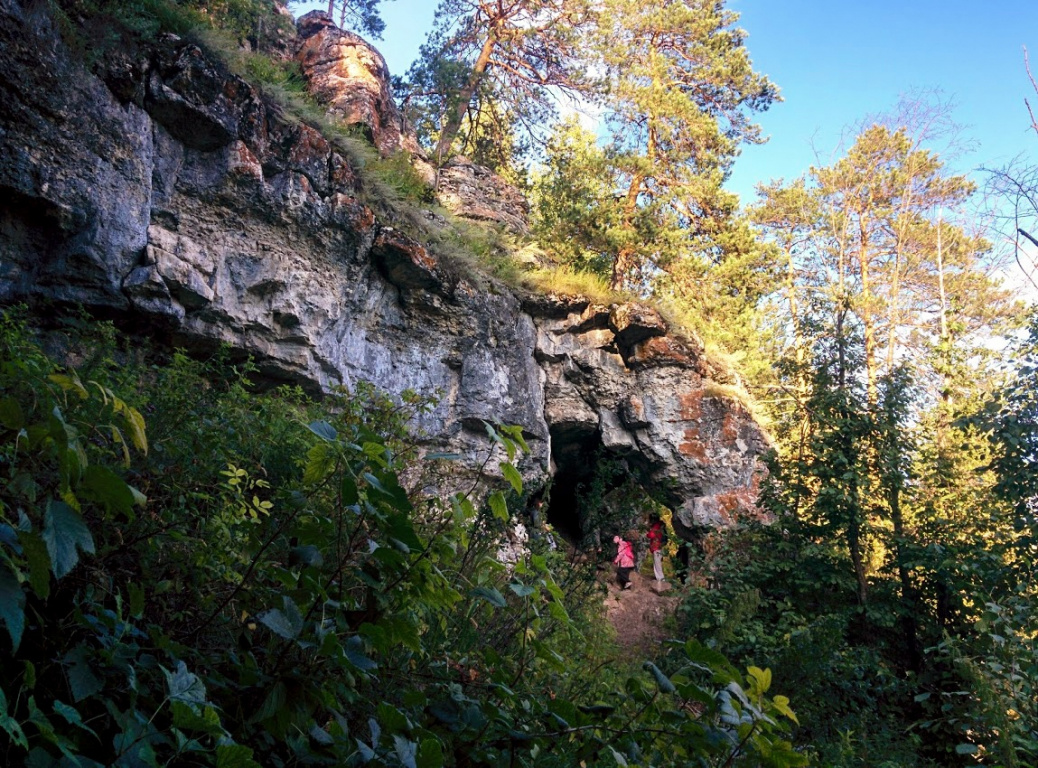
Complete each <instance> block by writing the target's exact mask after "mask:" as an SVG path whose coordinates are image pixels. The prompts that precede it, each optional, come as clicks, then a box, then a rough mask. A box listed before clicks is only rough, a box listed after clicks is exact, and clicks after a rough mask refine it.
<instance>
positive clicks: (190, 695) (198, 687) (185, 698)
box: [162, 661, 205, 704]
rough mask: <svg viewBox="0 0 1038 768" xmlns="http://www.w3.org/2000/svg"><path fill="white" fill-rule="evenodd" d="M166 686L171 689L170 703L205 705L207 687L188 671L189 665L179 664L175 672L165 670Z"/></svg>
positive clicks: (180, 662) (163, 671)
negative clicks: (180, 702)
mask: <svg viewBox="0 0 1038 768" xmlns="http://www.w3.org/2000/svg"><path fill="white" fill-rule="evenodd" d="M162 673H163V674H164V675H165V676H166V685H167V686H168V688H169V699H170V701H182V702H184V703H185V704H204V703H205V685H204V684H203V683H202V680H201V678H199V677H198V675H196V674H195V673H194V672H190V671H188V668H187V664H185V663H184V662H182V661H178V662H177V667H176V669H175V670H173V671H172V672H170V671H169V670H166V669H163V670H162Z"/></svg>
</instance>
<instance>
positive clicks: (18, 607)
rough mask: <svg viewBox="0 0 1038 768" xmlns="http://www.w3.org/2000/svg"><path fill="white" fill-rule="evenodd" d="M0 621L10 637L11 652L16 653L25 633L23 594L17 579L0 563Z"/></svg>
mask: <svg viewBox="0 0 1038 768" xmlns="http://www.w3.org/2000/svg"><path fill="white" fill-rule="evenodd" d="M0 619H3V620H4V624H6V625H7V634H9V635H10V636H11V650H12V651H17V650H18V644H19V643H21V642H22V632H24V631H25V593H24V592H23V591H22V585H21V584H19V583H18V577H17V576H15V574H13V573H11V570H10V568H8V567H7V565H6V564H4V563H0Z"/></svg>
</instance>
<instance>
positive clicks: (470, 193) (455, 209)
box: [436, 157, 530, 234]
mask: <svg viewBox="0 0 1038 768" xmlns="http://www.w3.org/2000/svg"><path fill="white" fill-rule="evenodd" d="M436 189H437V192H436V196H437V197H438V198H439V200H440V202H441V203H443V205H444V207H445V208H447V209H448V210H450V211H451V212H452V213H454V214H457V215H458V216H463V217H464V218H466V219H473V220H474V221H487V222H491V223H493V224H502V225H504V227H505V228H506V229H509V230H511V231H512V232H516V233H518V234H525V233H526V232H527V231H528V230H529V216H530V205H529V203H527V202H526V198H525V197H523V195H522V193H520V192H519V190H518V189H516V188H515V187H514V186H512V185H511V184H509V183H508V182H507V181H505V180H504V179H502V178H501V177H500V176H498V175H497V174H496V173H494V172H493V171H491V170H490V169H489V168H485V167H484V166H482V165H477V164H476V163H472V162H469V161H468V160H466V159H465V158H464V157H454V158H451V160H450V161H449V162H448V163H447V164H446V165H445V166H444V167H443V168H441V169H440V176H439V184H438V185H437V188H436Z"/></svg>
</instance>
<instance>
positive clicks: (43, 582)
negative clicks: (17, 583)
mask: <svg viewBox="0 0 1038 768" xmlns="http://www.w3.org/2000/svg"><path fill="white" fill-rule="evenodd" d="M18 543H19V544H20V545H21V547H22V554H23V555H24V556H25V560H26V562H27V563H28V564H29V584H30V585H31V586H32V591H33V592H35V593H36V596H37V597H39V598H40V599H41V600H46V599H47V597H48V596H49V595H50V555H48V554H47V544H46V543H45V542H44V541H43V539H42V538H40V536H39V534H37V533H33V532H32V531H19V532H18Z"/></svg>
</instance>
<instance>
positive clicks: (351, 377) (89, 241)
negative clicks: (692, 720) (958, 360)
mask: <svg viewBox="0 0 1038 768" xmlns="http://www.w3.org/2000/svg"><path fill="white" fill-rule="evenodd" d="M318 26H319V25H318ZM324 29H325V30H326V28H324ZM326 31H327V30H326ZM320 34H324V33H323V32H321V31H318V32H317V33H316V34H315V35H311V36H310V38H309V40H313V39H314V37H316V36H317V35H320ZM329 34H330V33H329ZM340 34H345V33H340ZM339 39H340V40H341V39H342V38H339ZM304 45H305V43H304ZM380 66H382V67H383V68H384V65H380ZM95 69H96V72H89V71H86V70H85V69H83V68H82V66H81V65H80V64H78V63H77V62H76V61H75V60H74V59H73V57H71V55H70V54H69V53H68V52H67V51H66V49H65V48H64V47H63V46H62V44H61V43H60V41H59V38H58V34H57V32H56V31H55V30H54V29H53V28H52V27H50V26H49V25H48V22H47V20H46V17H43V16H40V15H36V16H33V17H32V18H29V17H27V16H26V14H25V12H24V10H23V8H22V6H21V5H20V4H19V3H18V2H16V0H0V104H3V108H2V110H0V303H2V304H8V303H11V302H14V301H26V302H29V303H30V304H36V305H39V304H40V303H41V302H50V303H54V304H58V305H69V304H81V305H83V306H86V307H88V308H94V309H96V310H102V311H104V312H105V313H106V314H107V315H109V316H113V315H114V316H116V317H118V318H121V320H122V321H123V323H124V325H125V327H127V328H128V329H136V330H137V332H140V333H150V334H153V335H158V336H161V337H162V338H167V339H170V340H171V341H172V342H174V343H176V344H179V345H184V346H188V347H192V348H197V349H204V348H210V347H212V346H214V345H216V344H218V343H227V344H229V345H231V346H232V347H234V348H235V349H238V350H240V351H241V352H242V353H247V354H250V355H252V356H253V357H254V358H255V360H256V361H257V364H258V365H259V367H260V370H261V372H262V373H263V374H264V375H266V376H267V377H270V378H271V379H274V380H283V381H294V382H301V383H304V384H306V385H307V386H310V387H312V388H323V389H327V388H330V387H333V386H337V385H343V386H346V387H349V386H351V385H352V384H353V383H354V382H356V381H357V380H360V379H365V380H369V381H371V382H373V383H375V384H377V385H378V386H379V387H381V388H383V389H385V390H387V391H389V392H391V393H400V392H402V391H404V390H405V389H412V390H415V391H417V392H419V393H424V394H430V395H437V396H438V398H439V400H438V404H437V405H436V406H435V408H434V409H433V410H432V411H431V412H430V413H428V414H427V415H425V416H424V417H423V421H422V423H421V424H420V425H419V426H420V427H421V428H423V429H424V430H426V431H427V432H428V434H429V442H430V444H431V445H435V446H437V447H440V448H444V449H448V450H452V451H456V452H460V453H462V454H463V456H465V457H467V460H468V463H469V465H470V466H477V465H478V463H479V462H480V461H481V460H482V458H483V457H485V454H486V451H487V440H486V435H485V432H484V427H483V423H482V422H483V420H487V421H501V422H505V423H515V424H521V425H522V426H523V428H524V431H525V434H526V437H527V439H528V442H529V443H530V446H531V451H532V453H531V455H530V456H529V457H528V458H527V459H526V461H525V464H524V465H523V467H522V470H523V473H524V475H525V477H526V478H527V479H528V480H531V481H534V482H542V481H543V480H544V479H545V478H546V477H547V475H548V474H549V473H550V472H551V471H552V467H553V465H554V466H555V467H565V466H567V462H572V461H574V460H576V459H575V457H576V456H578V454H579V452H580V451H581V450H584V449H585V448H586V447H587V446H588V445H589V444H590V443H595V442H597V443H600V444H601V445H602V446H603V447H604V448H605V449H606V450H608V451H610V452H612V453H614V454H617V455H621V456H623V457H626V458H627V460H628V461H629V462H631V463H632V464H633V465H637V466H638V467H639V468H642V469H644V470H645V471H647V472H648V473H649V474H650V476H651V477H653V478H657V479H659V481H660V482H661V483H665V484H666V486H667V488H668V489H669V491H668V493H669V495H670V498H671V500H672V503H673V506H674V508H675V509H677V510H679V512H680V515H679V517H680V519H681V520H682V521H684V522H685V523H686V524H688V525H692V524H694V523H696V524H698V523H717V522H723V521H725V520H726V519H727V518H728V516H730V515H731V514H733V513H734V512H736V511H737V510H738V509H740V508H744V507H749V506H752V503H753V501H754V498H755V490H756V486H755V482H756V480H755V472H756V471H757V462H756V457H757V455H758V454H759V453H760V452H761V451H762V450H763V448H764V438H763V436H762V433H761V431H760V430H759V428H758V427H757V426H756V424H755V423H754V422H753V420H752V419H751V418H750V416H749V415H748V414H747V412H746V411H745V410H744V409H743V408H742V407H741V406H739V405H738V404H737V403H736V402H735V401H733V400H731V399H729V398H726V397H723V396H720V395H719V394H718V393H716V392H713V393H712V390H711V388H710V382H709V381H708V379H707V378H706V375H705V374H706V371H705V370H704V368H703V364H702V362H701V360H702V358H701V354H700V352H701V350H699V349H698V348H697V347H696V346H695V344H694V343H691V342H686V341H682V340H680V339H677V338H675V337H673V336H670V335H668V333H667V328H666V324H665V323H664V322H663V320H662V319H661V318H659V316H658V315H656V314H655V313H654V312H653V311H652V310H649V309H646V308H643V307H639V306H620V307H597V306H591V305H588V304H587V302H578V301H572V300H552V299H550V298H546V297H533V296H526V297H520V296H519V295H517V294H516V293H515V292H513V291H510V290H507V289H505V288H503V287H501V286H497V285H493V284H488V283H487V282H486V281H485V280H483V279H482V278H478V277H466V276H461V275H458V274H455V273H453V272H452V271H451V270H450V269H448V268H447V267H445V265H443V264H441V263H440V262H439V261H438V260H437V259H436V258H435V257H434V256H433V255H432V254H431V253H430V252H429V251H427V250H426V249H425V248H424V247H423V246H422V245H421V244H420V243H417V242H415V241H414V240H412V239H411V238H409V237H408V236H407V235H405V234H404V233H402V232H400V231H399V230H398V229H396V228H394V227H393V226H392V222H380V221H377V220H376V217H375V216H374V215H373V213H372V211H371V210H370V209H368V208H367V207H366V206H365V205H363V204H362V203H361V202H360V201H359V200H358V194H357V192H358V183H359V182H358V177H357V174H356V173H355V170H354V168H353V167H352V166H351V165H350V162H349V161H348V159H347V158H346V157H344V156H343V155H342V154H341V153H340V152H338V151H337V150H336V149H335V147H334V146H333V145H331V144H329V142H328V141H327V140H325V139H324V138H323V137H322V136H321V135H320V134H318V133H317V132H316V131H315V130H313V129H312V128H310V127H308V126H306V125H303V124H299V123H297V122H293V121H290V120H287V119H285V118H284V117H282V115H281V112H280V110H279V109H278V108H277V107H276V106H274V105H271V104H269V103H267V102H265V101H264V100H263V99H262V98H260V96H259V94H258V93H257V92H256V91H255V90H254V89H253V88H251V87H250V86H249V85H248V84H247V83H245V82H244V81H242V80H240V79H238V78H236V77H234V76H232V75H229V74H228V73H226V72H225V71H223V69H222V68H221V67H220V66H219V65H216V64H214V63H213V62H212V61H211V60H210V59H209V58H207V57H206V56H205V55H204V54H203V52H202V51H201V50H199V49H198V48H197V47H195V46H193V45H190V44H187V43H185V42H183V41H181V40H178V39H175V38H172V37H169V38H166V39H164V40H162V41H160V42H159V43H158V44H156V45H155V46H154V47H153V48H151V49H149V50H147V51H143V52H139V53H137V52H132V51H131V52H117V53H112V54H111V55H110V56H106V57H104V58H103V60H102V63H100V64H98V65H96V67H95ZM376 140H377V139H376ZM491 464H492V465H494V462H491Z"/></svg>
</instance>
